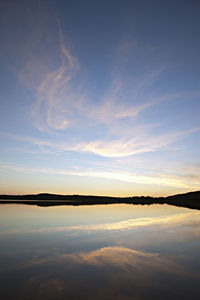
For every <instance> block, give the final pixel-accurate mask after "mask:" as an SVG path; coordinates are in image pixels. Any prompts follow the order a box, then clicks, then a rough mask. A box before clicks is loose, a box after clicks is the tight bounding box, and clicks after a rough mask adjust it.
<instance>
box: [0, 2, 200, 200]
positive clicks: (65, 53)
mask: <svg viewBox="0 0 200 300" xmlns="http://www.w3.org/2000/svg"><path fill="white" fill-rule="evenodd" d="M199 10H200V3H199V2H198V1H128V0H126V1H61V0H59V1H6V2H4V3H1V6H0V11H1V13H0V14H1V26H0V27H1V30H0V38H1V46H0V50H1V58H0V66H1V68H0V78H1V80H0V126H1V127H0V136H1V140H0V141H1V142H0V155H1V156H0V157H1V158H0V170H1V171H0V182H1V185H0V193H12V194H15V193H16V194H23V193H39V192H52V193H62V194H95V195H97V194H98V195H115V196H128V195H169V194H174V193H180V192H186V191H192V190H199V188H200V159H199V157H200V155H199V154H200V153H199V152H200V151H199V149H200V54H199V53H200V38H199V36H200V20H199Z"/></svg>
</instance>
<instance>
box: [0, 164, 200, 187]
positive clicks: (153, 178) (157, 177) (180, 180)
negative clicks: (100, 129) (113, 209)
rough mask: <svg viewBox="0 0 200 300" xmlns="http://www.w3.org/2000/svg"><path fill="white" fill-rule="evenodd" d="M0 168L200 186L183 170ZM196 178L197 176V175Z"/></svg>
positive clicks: (170, 185) (3, 165)
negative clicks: (176, 171) (145, 173)
mask: <svg viewBox="0 0 200 300" xmlns="http://www.w3.org/2000/svg"><path fill="white" fill-rule="evenodd" d="M0 168H1V169H4V170H10V171H16V172H22V173H25V174H30V173H41V174H49V175H64V176H70V175H72V176H80V177H89V178H102V179H109V180H117V181H121V182H127V183H136V184H144V185H154V186H168V187H175V188H183V189H193V190H197V189H199V187H200V185H199V182H198V178H196V177H195V176H193V177H192V178H189V176H188V174H187V170H185V176H184V174H182V173H180V174H176V175H174V174H170V173H165V172H159V173H157V174H153V173H152V174H148V175H143V174H140V173H137V172H125V171H123V170H120V169H116V168H115V169H112V168H110V169H108V168H103V170H102V169H97V167H96V166H95V167H93V168H92V169H91V168H89V169H87V170H85V169H79V170H77V169H76V168H74V169H69V170H65V169H55V168H41V167H32V166H24V165H18V164H11V163H1V164H0ZM197 176H198V175H197Z"/></svg>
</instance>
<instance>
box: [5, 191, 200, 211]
mask: <svg viewBox="0 0 200 300" xmlns="http://www.w3.org/2000/svg"><path fill="white" fill-rule="evenodd" d="M123 203H124V204H132V205H152V204H168V205H174V206H180V207H186V208H192V209H200V191H197V192H190V193H186V194H177V195H173V196H168V197H149V196H141V197H139V196H137V197H124V198H118V197H106V196H84V195H57V194H34V195H20V196H19V195H0V204H28V205H37V206H43V207H45V206H55V205H73V206H78V205H100V204H104V205H105V204H123Z"/></svg>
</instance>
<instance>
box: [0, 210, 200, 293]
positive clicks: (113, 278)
mask: <svg viewBox="0 0 200 300" xmlns="http://www.w3.org/2000/svg"><path fill="white" fill-rule="evenodd" d="M199 223H200V212H198V211H197V210H188V209H185V208H177V207H170V206H167V205H152V206H139V205H138V206H133V205H107V206H106V205H105V206H104V205H102V206H99V205H97V206H84V207H73V206H65V207H63V206H62V207H49V208H41V207H34V206H25V205H1V206H0V228H1V231H0V243H1V248H0V254H1V256H0V265H1V268H0V270H1V271H0V282H1V285H2V287H1V289H0V298H1V299H169V298H170V297H171V298H177V297H179V298H180V297H181V298H182V299H198V279H199V275H200V259H199V250H200V239H199V237H200V228H199Z"/></svg>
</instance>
